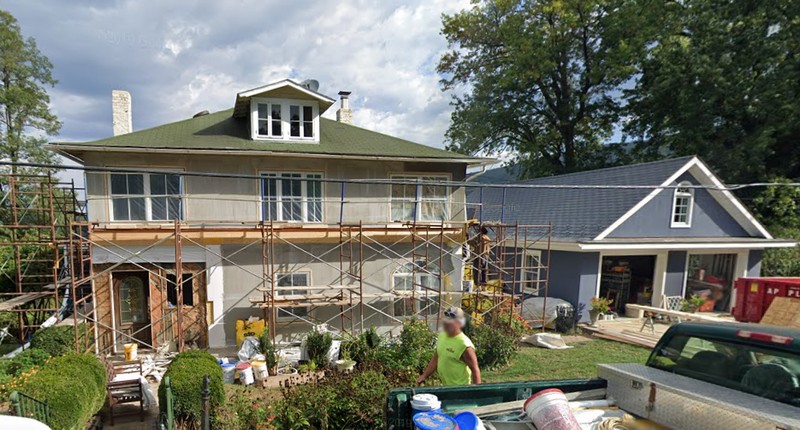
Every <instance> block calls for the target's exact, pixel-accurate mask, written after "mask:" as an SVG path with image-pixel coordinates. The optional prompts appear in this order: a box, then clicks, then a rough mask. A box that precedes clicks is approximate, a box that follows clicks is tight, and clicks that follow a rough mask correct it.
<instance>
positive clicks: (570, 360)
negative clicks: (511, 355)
mask: <svg viewBox="0 0 800 430" xmlns="http://www.w3.org/2000/svg"><path fill="white" fill-rule="evenodd" d="M568 343H569V342H568ZM572 345H574V348H570V349H563V350H553V349H545V348H537V347H534V346H523V347H521V348H520V350H519V353H518V354H517V357H516V358H515V359H514V360H513V361H512V362H511V364H510V365H509V366H508V367H505V368H503V369H498V370H491V371H486V372H481V376H482V378H483V382H507V381H530V380H535V379H571V378H593V377H596V376H597V365H598V364H601V363H642V364H644V362H645V361H647V357H648V356H649V355H650V350H649V349H646V348H641V347H638V346H633V345H628V344H624V343H620V342H612V341H608V340H602V339H591V340H585V341H581V342H572Z"/></svg>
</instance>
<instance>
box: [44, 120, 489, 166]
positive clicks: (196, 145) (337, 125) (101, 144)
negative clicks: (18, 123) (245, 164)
mask: <svg viewBox="0 0 800 430" xmlns="http://www.w3.org/2000/svg"><path fill="white" fill-rule="evenodd" d="M232 112H233V109H228V110H224V111H220V112H214V113H212V114H208V115H204V116H200V117H197V118H191V119H187V120H183V121H178V122H173V123H170V124H165V125H161V126H158V127H153V128H149V129H145V130H140V131H135V132H133V133H128V134H123V135H120V136H114V137H109V138H106V139H100V140H95V141H90V142H75V143H73V142H69V143H67V142H60V143H53V144H52V145H53V146H54V147H56V148H59V149H61V150H63V151H64V152H67V153H78V152H83V151H91V150H92V149H101V148H102V149H106V150H107V149H115V148H119V149H128V150H130V149H142V150H207V151H260V152H274V153H286V154H320V155H332V156H344V157H347V156H352V157H371V156H372V157H405V158H424V159H447V160H455V161H458V162H465V163H470V162H472V163H477V162H480V161H481V159H479V158H473V157H470V156H467V155H464V154H459V153H456V152H451V151H446V150H443V149H438V148H433V147H430V146H426V145H421V144H418V143H414V142H410V141H408V140H405V139H400V138H397V137H392V136H388V135H385V134H382V133H378V132H375V131H371V130H366V129H363V128H360V127H356V126H354V125H351V124H345V123H341V122H338V121H334V120H330V119H327V118H320V141H319V143H316V142H314V143H311V142H308V143H303V142H291V141H287V142H276V141H268V140H253V139H251V138H250V133H249V129H248V126H247V121H248V118H234V117H233V116H232Z"/></svg>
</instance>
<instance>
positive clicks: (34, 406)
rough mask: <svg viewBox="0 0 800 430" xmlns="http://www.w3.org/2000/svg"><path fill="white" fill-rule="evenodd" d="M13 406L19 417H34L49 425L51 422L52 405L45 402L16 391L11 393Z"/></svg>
mask: <svg viewBox="0 0 800 430" xmlns="http://www.w3.org/2000/svg"><path fill="white" fill-rule="evenodd" d="M11 406H12V407H13V408H14V413H15V414H16V415H17V416H18V417H25V418H33V419H35V420H36V421H39V422H42V423H45V424H47V425H49V424H50V406H48V405H47V403H45V402H42V401H40V400H36V399H34V398H33V397H31V396H28V395H27V394H24V393H20V392H19V391H14V392H12V393H11Z"/></svg>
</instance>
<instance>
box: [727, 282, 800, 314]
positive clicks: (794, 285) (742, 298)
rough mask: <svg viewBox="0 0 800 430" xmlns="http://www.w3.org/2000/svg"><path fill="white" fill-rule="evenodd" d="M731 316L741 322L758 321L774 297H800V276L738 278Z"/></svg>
mask: <svg viewBox="0 0 800 430" xmlns="http://www.w3.org/2000/svg"><path fill="white" fill-rule="evenodd" d="M734 288H735V289H736V305H735V306H734V308H733V317H734V318H736V321H741V322H759V321H761V317H763V316H764V313H765V312H767V309H769V305H770V304H772V300H773V299H774V298H775V297H794V298H798V299H800V278H739V279H737V280H736V283H735V284H734Z"/></svg>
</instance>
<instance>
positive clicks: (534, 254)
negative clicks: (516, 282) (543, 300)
mask: <svg viewBox="0 0 800 430" xmlns="http://www.w3.org/2000/svg"><path fill="white" fill-rule="evenodd" d="M522 258H523V261H522V265H521V266H522V267H521V268H520V272H521V273H520V280H521V282H520V291H521V292H522V293H523V294H531V295H534V296H538V295H539V283H540V281H541V276H542V251H540V250H538V249H526V250H525V252H523V253H522ZM528 258H531V259H533V261H534V262H536V263H537V264H536V265H535V267H533V268H532V267H531V266H530V265H528V264H527V260H528ZM534 273H535V274H536V275H535V276H533V274H534ZM534 278H535V280H536V282H531V281H533V280H534Z"/></svg>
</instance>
